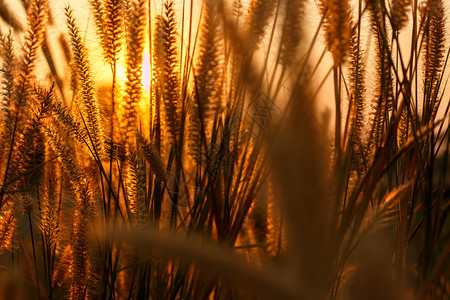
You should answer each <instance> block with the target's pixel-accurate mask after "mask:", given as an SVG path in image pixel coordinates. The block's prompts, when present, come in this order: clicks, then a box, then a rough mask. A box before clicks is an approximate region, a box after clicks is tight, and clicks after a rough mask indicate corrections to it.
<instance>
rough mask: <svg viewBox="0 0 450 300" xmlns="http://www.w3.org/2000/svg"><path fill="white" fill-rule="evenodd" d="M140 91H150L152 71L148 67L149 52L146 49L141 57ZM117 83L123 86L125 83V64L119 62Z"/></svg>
mask: <svg viewBox="0 0 450 300" xmlns="http://www.w3.org/2000/svg"><path fill="white" fill-rule="evenodd" d="M141 71H142V89H143V90H144V91H147V92H148V91H150V81H151V79H152V71H151V66H150V52H149V51H148V50H147V49H146V50H145V51H144V53H143V55H142V70H141ZM116 72H117V73H116V74H117V78H118V82H119V84H121V85H124V84H125V82H126V81H127V71H126V67H125V62H123V61H120V62H119V64H118V65H117V70H116Z"/></svg>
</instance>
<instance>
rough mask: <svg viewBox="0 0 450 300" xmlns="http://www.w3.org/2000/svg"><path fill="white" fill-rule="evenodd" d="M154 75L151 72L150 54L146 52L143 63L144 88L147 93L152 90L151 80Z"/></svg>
mask: <svg viewBox="0 0 450 300" xmlns="http://www.w3.org/2000/svg"><path fill="white" fill-rule="evenodd" d="M151 79H152V74H151V70H150V54H149V52H144V60H143V61H142V88H143V89H144V90H146V91H149V90H150V80H151Z"/></svg>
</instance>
